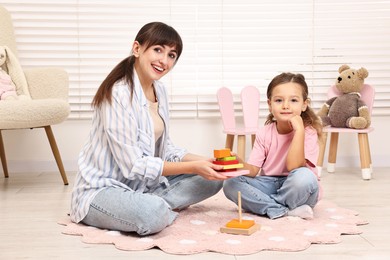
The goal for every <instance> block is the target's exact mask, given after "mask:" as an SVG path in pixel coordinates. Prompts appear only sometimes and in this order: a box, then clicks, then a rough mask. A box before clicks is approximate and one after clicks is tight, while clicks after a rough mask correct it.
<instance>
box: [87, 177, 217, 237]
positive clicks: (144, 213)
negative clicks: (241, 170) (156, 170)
mask: <svg viewBox="0 0 390 260" xmlns="http://www.w3.org/2000/svg"><path fill="white" fill-rule="evenodd" d="M168 181H169V183H170V185H169V186H168V187H159V188H158V189H156V190H155V191H153V193H141V192H137V191H132V190H127V189H124V188H120V187H109V188H107V189H104V190H102V191H100V192H99V193H98V194H97V195H96V197H95V198H94V199H93V201H92V203H91V205H90V207H89V211H88V214H87V216H86V217H85V218H84V219H83V220H82V222H83V223H84V224H87V225H90V226H94V227H98V228H104V229H109V230H118V231H123V232H137V233H138V234H139V235H149V234H153V233H157V232H159V231H161V230H163V229H164V228H165V227H167V226H168V225H170V224H172V222H173V221H174V220H175V218H176V217H177V215H178V213H177V212H175V211H173V210H181V209H184V208H186V207H188V206H190V205H192V204H195V203H198V202H200V201H203V200H205V199H207V198H209V197H211V196H213V195H214V194H216V193H218V191H220V190H221V188H222V184H223V182H222V181H209V180H206V179H204V178H202V177H201V176H199V175H184V174H183V175H175V176H169V177H168Z"/></svg>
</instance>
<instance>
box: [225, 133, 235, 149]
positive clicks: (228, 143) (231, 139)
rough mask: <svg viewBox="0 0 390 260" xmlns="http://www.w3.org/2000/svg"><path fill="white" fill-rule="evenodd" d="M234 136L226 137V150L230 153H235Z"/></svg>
mask: <svg viewBox="0 0 390 260" xmlns="http://www.w3.org/2000/svg"><path fill="white" fill-rule="evenodd" d="M233 143H234V135H229V134H227V135H226V143H225V148H229V149H230V151H233Z"/></svg>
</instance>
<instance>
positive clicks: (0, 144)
mask: <svg viewBox="0 0 390 260" xmlns="http://www.w3.org/2000/svg"><path fill="white" fill-rule="evenodd" d="M0 157H1V165H3V172H4V177H5V178H8V167H7V159H6V158H5V150H4V142H3V136H2V134H1V130H0Z"/></svg>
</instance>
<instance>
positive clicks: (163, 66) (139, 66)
mask: <svg viewBox="0 0 390 260" xmlns="http://www.w3.org/2000/svg"><path fill="white" fill-rule="evenodd" d="M145 48H146V47H145V46H142V45H140V44H139V43H138V42H137V41H135V42H134V44H133V55H134V56H135V57H136V58H137V59H136V63H135V68H136V70H137V73H138V76H139V77H141V78H142V79H143V80H144V81H154V80H159V79H160V78H161V77H163V76H164V75H166V74H167V73H168V72H169V71H170V70H171V69H172V67H173V66H174V65H175V62H176V59H177V52H176V49H175V48H173V47H169V46H167V45H164V46H162V45H152V46H150V47H149V48H148V49H147V50H146V49H145Z"/></svg>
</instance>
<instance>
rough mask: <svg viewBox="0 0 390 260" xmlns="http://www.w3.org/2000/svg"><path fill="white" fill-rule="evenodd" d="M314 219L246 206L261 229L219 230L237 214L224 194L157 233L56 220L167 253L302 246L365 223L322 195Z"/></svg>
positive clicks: (92, 239)
mask: <svg viewBox="0 0 390 260" xmlns="http://www.w3.org/2000/svg"><path fill="white" fill-rule="evenodd" d="M314 216H315V217H314V219H313V220H302V219H300V218H297V217H283V218H279V219H276V220H270V219H268V218H265V217H259V216H256V215H253V214H249V213H246V212H244V213H243V218H244V219H254V220H255V221H256V223H257V224H260V226H261V229H260V230H259V231H257V232H255V233H254V234H252V235H250V236H246V235H231V234H225V233H221V232H220V231H219V229H220V227H221V226H223V225H225V224H226V223H227V222H228V221H230V220H232V219H234V218H237V217H238V214H237V206H236V205H235V204H233V203H232V202H230V201H228V200H227V199H226V198H225V197H224V196H223V194H221V193H219V194H218V195H216V196H214V197H212V198H210V199H208V200H206V201H204V202H202V203H199V204H196V205H193V206H191V207H189V208H188V209H186V210H184V211H182V212H180V215H179V217H178V218H177V219H176V220H175V222H174V223H173V225H171V226H169V227H167V228H166V229H164V230H163V231H161V232H160V233H158V234H155V235H151V236H146V237H140V236H138V235H135V234H131V233H121V232H118V231H111V230H102V229H98V228H94V227H89V226H85V225H82V224H75V223H72V222H71V221H70V220H69V218H66V219H64V220H61V221H59V224H61V225H64V229H63V231H62V232H63V233H64V234H67V235H76V236H81V240H82V241H83V242H85V243H91V244H113V245H114V246H115V247H116V248H118V249H121V250H147V249H150V248H153V247H157V248H160V249H161V250H163V251H164V252H166V253H170V254H195V253H201V252H207V251H212V252H218V253H223V254H234V255H246V254H253V253H257V252H259V251H262V250H274V251H301V250H304V249H306V248H308V247H309V246H310V245H311V244H333V243H340V242H341V235H343V234H348V235H356V234H360V233H362V231H361V230H360V229H359V227H358V226H359V225H364V224H367V222H366V221H365V220H362V219H361V218H360V217H358V214H357V212H355V211H352V210H348V209H344V208H341V207H339V206H337V205H335V204H334V203H332V202H330V201H327V200H322V201H320V202H319V203H318V204H317V206H316V207H315V208H314Z"/></svg>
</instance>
